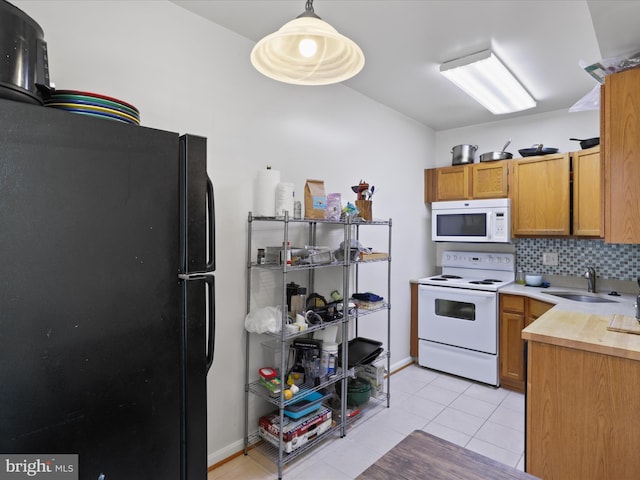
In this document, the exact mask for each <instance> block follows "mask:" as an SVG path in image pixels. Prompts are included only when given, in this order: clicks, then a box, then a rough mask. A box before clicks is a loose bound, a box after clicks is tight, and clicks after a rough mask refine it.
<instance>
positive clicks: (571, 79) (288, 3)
mask: <svg viewBox="0 0 640 480" xmlns="http://www.w3.org/2000/svg"><path fill="white" fill-rule="evenodd" d="M173 3H175V4H177V5H180V6H182V7H184V8H185V9H188V10H189V11H191V12H193V13H196V14H198V15H200V16H202V17H204V18H207V19H209V20H211V21H213V22H215V23H217V24H219V25H221V26H223V27H226V28H228V29H229V30H231V31H234V32H236V33H238V34H240V35H242V36H244V37H246V38H248V39H250V40H252V41H254V42H257V41H258V40H259V39H260V38H262V37H263V36H265V35H267V34H269V33H272V32H274V31H276V30H277V29H279V28H280V27H281V26H282V25H283V24H284V23H286V22H287V21H289V20H292V19H293V18H295V17H297V16H298V15H299V14H300V13H302V12H303V11H304V6H305V1H304V0H277V1H271V0H208V1H205V0H174V2H173ZM314 9H315V12H316V14H317V15H318V16H320V17H321V18H322V19H323V20H325V21H327V22H328V23H330V24H331V25H332V26H333V27H335V28H336V29H337V30H338V31H339V32H340V33H342V34H343V35H346V36H348V37H350V38H351V39H352V40H354V41H355V42H356V43H358V44H359V45H360V48H362V50H363V52H364V54H365V59H366V63H365V66H364V69H363V70H362V71H361V72H360V74H358V75H357V76H356V77H354V78H352V79H350V80H347V81H346V82H344V83H345V85H347V86H348V87H350V88H352V89H354V90H357V91H358V92H360V93H362V94H363V95H366V96H367V97H370V98H372V99H374V100H376V101H378V102H380V103H382V104H385V105H387V106H389V107H390V108H392V109H394V110H397V111H399V112H401V113H403V114H405V115H407V116H408V117H411V118H413V119H415V120H417V121H419V122H420V123H422V124H424V125H427V126H429V127H432V128H433V129H435V130H436V131H439V130H447V129H450V128H456V127H462V126H466V125H475V124H480V123H485V122H491V121H495V120H502V119H506V118H511V117H516V116H522V115H531V114H534V113H542V112H548V111H554V110H562V109H565V108H566V109H569V108H570V107H571V106H572V105H573V104H575V103H576V102H577V101H578V100H580V99H581V98H582V97H583V96H584V95H586V94H587V93H589V92H590V91H591V90H592V89H593V88H594V87H595V86H596V85H597V83H596V82H595V80H593V79H592V78H591V77H590V76H589V75H588V74H587V73H585V72H584V70H583V69H582V67H581V64H580V62H583V65H585V64H586V65H588V64H591V63H595V62H597V61H599V60H600V59H602V58H608V57H612V56H617V55H622V54H627V53H635V52H636V51H640V28H638V25H640V1H637V0H634V1H616V0H604V1H595V0H590V1H578V0H568V1H566V0H531V1H530V0H501V1H479V0H444V1H437V0H369V1H362V0H316V1H315V2H314ZM487 48H492V49H493V50H494V51H495V52H496V54H497V55H498V56H499V57H500V58H501V59H502V60H503V61H504V62H505V63H506V64H507V65H508V66H509V68H510V69H511V70H512V72H513V73H514V74H515V75H516V76H517V77H518V78H519V79H520V80H521V82H522V83H523V84H524V85H525V87H526V88H527V89H528V90H529V92H530V93H531V94H532V95H533V96H534V97H535V98H536V100H537V101H538V106H537V107H535V108H534V109H530V110H526V111H524V112H519V113H515V114H509V115H500V116H495V115H493V114H491V113H490V112H488V111H487V110H485V109H484V108H483V107H482V106H480V105H479V104H477V103H476V102H475V101H474V100H473V99H471V98H470V97H468V96H467V95H466V94H464V93H463V92H462V91H460V90H459V89H458V88H457V87H456V86H455V85H453V84H452V83H450V82H449V81H448V80H446V79H445V78H444V77H443V76H442V75H440V73H439V65H440V64H441V63H443V62H446V61H448V60H453V59H455V58H459V57H461V56H465V55H468V54H471V53H475V52H477V51H480V50H484V49H487ZM247 62H249V51H247ZM264 81H265V82H272V81H274V80H271V79H269V78H267V77H264ZM292 88H323V87H292Z"/></svg>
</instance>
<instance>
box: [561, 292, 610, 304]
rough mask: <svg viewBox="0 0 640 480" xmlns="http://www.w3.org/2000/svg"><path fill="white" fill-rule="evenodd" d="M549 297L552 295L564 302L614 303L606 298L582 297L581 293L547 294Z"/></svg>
mask: <svg viewBox="0 0 640 480" xmlns="http://www.w3.org/2000/svg"><path fill="white" fill-rule="evenodd" d="M549 295H553V296H555V297H560V298H564V299H566V300H573V301H574V302H587V303H615V300H609V299H608V298H602V297H596V296H594V295H584V294H582V293H573V292H549Z"/></svg>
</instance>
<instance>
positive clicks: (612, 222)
mask: <svg viewBox="0 0 640 480" xmlns="http://www.w3.org/2000/svg"><path fill="white" fill-rule="evenodd" d="M600 119H601V139H602V147H603V150H602V152H603V157H604V178H605V185H604V190H605V219H606V222H605V241H606V242H608V243H635V244H637V243H640V135H639V134H638V132H640V69H638V68H634V69H632V70H627V71H625V72H620V73H615V74H612V75H607V77H606V78H605V84H604V87H603V89H602V95H601V107H600Z"/></svg>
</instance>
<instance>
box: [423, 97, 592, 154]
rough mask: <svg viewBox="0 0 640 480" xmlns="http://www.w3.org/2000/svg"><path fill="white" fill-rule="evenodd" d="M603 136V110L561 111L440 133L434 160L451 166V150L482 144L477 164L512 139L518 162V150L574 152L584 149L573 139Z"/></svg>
mask: <svg viewBox="0 0 640 480" xmlns="http://www.w3.org/2000/svg"><path fill="white" fill-rule="evenodd" d="M498 118H499V117H498ZM599 136H600V115H599V111H597V110H591V111H585V112H575V113H569V111H568V109H567V110H558V111H555V112H549V113H540V114H537V115H528V116H525V117H519V118H515V119H509V120H497V121H495V122H491V123H485V124H482V125H473V126H470V127H463V128H455V129H451V130H445V131H441V132H438V133H437V134H436V156H435V159H434V161H435V163H436V166H438V167H444V166H448V165H451V157H452V155H451V149H452V148H453V147H454V146H456V145H460V144H471V145H478V151H477V152H476V161H479V159H480V155H481V154H483V153H486V152H493V151H500V150H501V149H502V147H503V146H504V144H505V143H506V142H507V140H509V139H511V144H510V145H509V147H508V148H507V151H508V152H511V153H513V158H514V159H517V158H522V157H521V155H520V154H519V153H518V150H521V149H523V148H531V147H532V146H533V145H534V144H537V143H542V144H543V145H544V146H545V147H553V148H559V149H560V151H561V152H573V151H576V150H580V143H579V142H575V141H570V140H569V138H580V139H585V138H591V137H599Z"/></svg>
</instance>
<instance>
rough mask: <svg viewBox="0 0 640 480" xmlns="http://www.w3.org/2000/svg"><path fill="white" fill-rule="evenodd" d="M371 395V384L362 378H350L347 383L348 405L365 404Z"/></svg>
mask: <svg viewBox="0 0 640 480" xmlns="http://www.w3.org/2000/svg"><path fill="white" fill-rule="evenodd" d="M370 397H371V384H370V383H369V382H367V381H366V380H363V379H361V378H353V379H350V380H349V383H348V385H347V405H353V406H356V407H357V406H359V405H364V404H365V403H367V402H368V401H369V398H370Z"/></svg>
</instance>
